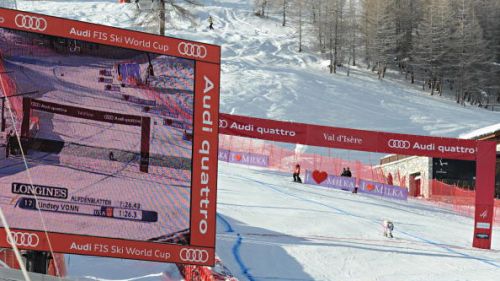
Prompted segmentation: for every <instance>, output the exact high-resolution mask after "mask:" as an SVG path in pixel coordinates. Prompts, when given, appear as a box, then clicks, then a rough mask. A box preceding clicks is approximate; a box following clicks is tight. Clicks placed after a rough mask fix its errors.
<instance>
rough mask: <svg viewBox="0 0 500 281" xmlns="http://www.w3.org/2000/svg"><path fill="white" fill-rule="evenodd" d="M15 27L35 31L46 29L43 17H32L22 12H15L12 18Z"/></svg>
mask: <svg viewBox="0 0 500 281" xmlns="http://www.w3.org/2000/svg"><path fill="white" fill-rule="evenodd" d="M14 22H15V23H16V26H17V27H22V28H25V29H31V30H36V31H44V30H45V29H47V20H45V19H44V18H39V17H33V16H28V15H23V14H17V16H16V17H15V19H14Z"/></svg>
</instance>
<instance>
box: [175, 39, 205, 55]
mask: <svg viewBox="0 0 500 281" xmlns="http://www.w3.org/2000/svg"><path fill="white" fill-rule="evenodd" d="M177 48H178V50H179V53H180V54H181V55H184V56H188V57H193V58H199V59H203V58H205V57H206V56H207V48H205V46H201V45H198V44H194V43H188V42H181V43H179V46H178V47H177Z"/></svg>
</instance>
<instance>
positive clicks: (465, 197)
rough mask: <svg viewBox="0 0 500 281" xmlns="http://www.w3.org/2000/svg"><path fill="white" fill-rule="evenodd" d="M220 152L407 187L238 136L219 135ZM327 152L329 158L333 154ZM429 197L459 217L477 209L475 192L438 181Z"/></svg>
mask: <svg viewBox="0 0 500 281" xmlns="http://www.w3.org/2000/svg"><path fill="white" fill-rule="evenodd" d="M219 149H224V150H230V151H235V152H247V153H255V154H261V155H266V156H268V157H269V168H271V169H275V170H279V171H282V172H289V173H292V172H293V169H294V167H295V164H297V163H299V164H300V166H301V169H302V170H303V171H304V170H320V171H325V172H327V173H328V174H331V175H340V173H341V172H342V169H343V168H344V167H350V169H351V172H352V176H353V177H356V178H360V179H364V180H371V181H376V182H382V183H388V184H391V182H392V180H393V179H392V178H393V177H394V178H397V179H398V182H399V183H400V184H399V185H400V186H402V187H406V186H405V185H406V184H405V183H406V180H405V177H406V176H405V175H401V174H400V173H399V171H397V172H396V173H395V175H390V174H388V175H384V172H383V171H382V169H381V168H380V167H378V166H375V165H373V166H371V165H367V164H364V163H362V162H361V161H359V160H346V159H342V158H338V157H332V156H326V155H319V154H312V153H301V152H299V151H295V150H291V149H287V148H284V147H281V146H278V145H276V144H274V143H273V142H269V141H263V140H257V139H251V138H243V137H238V136H229V135H219ZM325 149H326V148H325ZM330 151H331V150H330V149H328V154H330ZM429 184H430V189H431V192H430V195H429V197H428V198H424V199H426V200H429V201H431V202H434V203H435V204H437V205H439V206H440V207H444V208H447V209H450V210H453V211H454V212H456V213H457V214H461V215H464V216H469V217H473V216H474V208H475V191H474V190H467V189H463V188H460V187H458V186H454V185H448V184H445V183H443V182H440V181H438V180H434V179H433V180H430V182H429ZM494 222H495V223H496V224H499V225H500V200H495V216H494Z"/></svg>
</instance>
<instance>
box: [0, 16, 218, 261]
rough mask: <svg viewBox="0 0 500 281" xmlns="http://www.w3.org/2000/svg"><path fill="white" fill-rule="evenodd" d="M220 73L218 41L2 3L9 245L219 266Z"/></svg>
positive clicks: (2, 188)
mask: <svg viewBox="0 0 500 281" xmlns="http://www.w3.org/2000/svg"><path fill="white" fill-rule="evenodd" d="M219 77H220V48H219V47H218V46H214V45H208V44H203V43H198V42H192V41H184V40H181V39H176V38H169V37H160V36H155V35H151V34H145V33H139V32H133V31H127V30H122V29H116V28H111V27H106V26H100V25H94V24H89V23H83V22H78V21H72V20H67V19H61V18H55V17H49V16H45V15H37V14H32V13H28V12H21V11H16V10H8V9H0V91H1V93H2V95H1V97H2V117H1V119H0V122H1V124H0V126H1V128H0V129H1V130H0V131H1V132H0V134H1V136H2V142H1V143H2V147H1V149H0V150H1V151H0V207H1V209H2V211H3V213H4V214H5V215H6V218H7V222H8V224H9V226H10V228H12V229H13V236H12V238H8V237H7V236H6V234H5V231H2V233H1V234H0V246H1V247H10V246H12V244H13V243H15V244H16V245H17V246H18V247H20V248H24V249H33V250H49V249H50V248H53V250H54V251H56V252H63V253H75V254H86V255H98V256H113V257H121V258H131V259H143V260H155V261H164V262H180V263H194V264H212V263H213V254H214V253H213V252H214V247H215V199H216V196H215V194H216V190H215V189H216V175H217V134H218V129H217V125H218V103H219V86H218V85H219V80H220V78H219ZM26 237H29V238H26Z"/></svg>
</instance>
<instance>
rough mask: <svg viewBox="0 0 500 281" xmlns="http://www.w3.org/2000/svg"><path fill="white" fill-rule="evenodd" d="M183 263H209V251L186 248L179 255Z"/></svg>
mask: <svg viewBox="0 0 500 281" xmlns="http://www.w3.org/2000/svg"><path fill="white" fill-rule="evenodd" d="M179 255H180V258H181V260H182V261H188V262H207V261H208V251H207V250H202V249H187V248H184V249H182V250H181V252H180V253H179Z"/></svg>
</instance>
